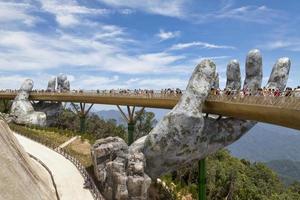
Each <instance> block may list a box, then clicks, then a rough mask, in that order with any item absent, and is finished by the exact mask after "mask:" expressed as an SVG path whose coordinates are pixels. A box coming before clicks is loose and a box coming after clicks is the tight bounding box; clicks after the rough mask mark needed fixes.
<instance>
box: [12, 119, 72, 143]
mask: <svg viewBox="0 0 300 200" xmlns="http://www.w3.org/2000/svg"><path fill="white" fill-rule="evenodd" d="M9 127H10V128H11V129H12V130H13V131H15V132H17V133H21V134H22V135H25V136H27V137H29V138H33V139H34V140H36V141H40V142H41V143H43V144H50V145H52V146H55V147H58V146H59V145H61V144H63V143H64V142H66V141H67V140H69V139H70V138H71V137H72V136H73V135H74V133H72V132H70V131H64V130H58V129H55V128H41V127H37V126H21V125H16V124H13V123H11V124H9Z"/></svg>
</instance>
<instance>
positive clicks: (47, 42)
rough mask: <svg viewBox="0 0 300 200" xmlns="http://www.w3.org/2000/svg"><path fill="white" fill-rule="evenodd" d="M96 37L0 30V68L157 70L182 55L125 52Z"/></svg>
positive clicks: (152, 71) (121, 71) (134, 71)
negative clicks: (132, 53) (131, 53)
mask: <svg viewBox="0 0 300 200" xmlns="http://www.w3.org/2000/svg"><path fill="white" fill-rule="evenodd" d="M113 31H114V29H113ZM102 33H103V32H102ZM96 38H97V39H93V37H91V38H86V37H76V36H73V35H70V34H67V33H60V34H56V35H53V36H44V35H40V34H37V33H30V32H23V31H0V49H5V51H0V69H2V70H7V71H17V70H27V71H34V70H43V69H54V68H59V67H69V68H74V69H75V68H80V69H90V70H91V69H93V70H102V71H111V72H119V73H128V74H135V73H149V72H151V73H159V72H160V71H168V72H170V71H172V67H176V65H175V64H174V62H176V61H178V60H181V59H184V57H183V56H177V55H172V54H169V53H165V52H158V53H146V54H137V55H128V54H127V51H126V49H123V47H122V44H114V43H109V44H107V43H106V41H107V40H106V39H105V38H104V40H100V39H99V38H98V37H96ZM120 45H121V46H120ZM8 66H10V67H8Z"/></svg>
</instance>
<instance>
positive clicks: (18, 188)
mask: <svg viewBox="0 0 300 200" xmlns="http://www.w3.org/2000/svg"><path fill="white" fill-rule="evenodd" d="M0 132H1V134H0V152H1V153H0V160H1V161H0V180H1V181H0V199H1V200H41V199H43V200H54V199H56V195H55V190H54V187H53V185H52V181H51V179H50V176H49V174H48V173H47V171H46V170H45V169H44V168H43V167H42V166H41V165H39V164H38V163H37V162H35V161H34V160H32V159H31V158H30V157H29V156H28V154H27V152H25V150H24V149H23V147H22V146H21V145H20V144H19V142H18V140H17V139H16V138H15V136H14V134H13V133H12V131H11V130H10V129H9V127H8V125H7V124H6V123H5V122H4V121H2V120H0Z"/></svg>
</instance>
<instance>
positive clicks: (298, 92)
mask: <svg viewBox="0 0 300 200" xmlns="http://www.w3.org/2000/svg"><path fill="white" fill-rule="evenodd" d="M0 92H6V93H15V92H18V90H11V89H6V90H0ZM32 92H33V93H45V92H46V93H48V92H50V91H47V90H32ZM51 92H52V91H51ZM56 92H62V93H63V92H71V93H97V94H103V95H137V96H139V95H141V96H145V95H146V96H150V97H151V96H153V95H163V96H180V95H181V94H182V93H184V91H183V90H181V89H179V88H176V89H172V88H165V89H161V90H153V89H133V90H131V89H111V90H71V91H56ZM210 95H239V96H242V97H244V96H275V97H279V96H295V97H300V86H298V87H296V88H294V89H293V88H291V87H287V88H286V89H285V90H284V91H281V90H280V89H278V88H276V89H275V88H272V89H271V88H266V87H264V88H259V89H258V90H256V91H251V90H250V89H242V90H230V89H228V88H225V89H224V90H221V89H216V88H212V89H211V92H210Z"/></svg>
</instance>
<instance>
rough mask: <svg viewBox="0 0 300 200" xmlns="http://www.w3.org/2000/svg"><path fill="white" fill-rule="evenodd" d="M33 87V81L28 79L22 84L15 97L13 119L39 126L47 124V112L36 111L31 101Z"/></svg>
mask: <svg viewBox="0 0 300 200" xmlns="http://www.w3.org/2000/svg"><path fill="white" fill-rule="evenodd" d="M32 88H33V81H32V80H30V79H26V80H25V81H24V82H23V84H22V85H21V88H20V90H19V91H18V94H17V96H16V98H15V99H14V101H13V103H12V106H11V110H10V114H11V115H12V116H13V121H14V122H15V123H17V124H34V125H39V126H45V125H46V114H45V113H43V112H35V111H34V108H33V106H32V104H31V102H30V101H29V99H28V97H29V93H30V92H31V90H32Z"/></svg>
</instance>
